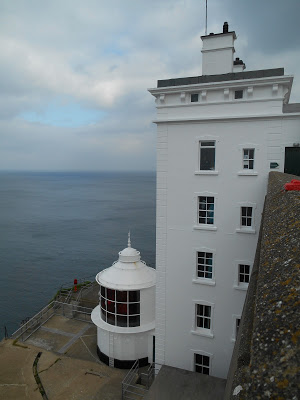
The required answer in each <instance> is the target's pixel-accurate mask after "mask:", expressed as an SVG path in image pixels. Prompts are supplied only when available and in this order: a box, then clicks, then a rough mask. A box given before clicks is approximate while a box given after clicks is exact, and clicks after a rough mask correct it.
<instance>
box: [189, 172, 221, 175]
mask: <svg viewBox="0 0 300 400" xmlns="http://www.w3.org/2000/svg"><path fill="white" fill-rule="evenodd" d="M195 175H219V171H195Z"/></svg>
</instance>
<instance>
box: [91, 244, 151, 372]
mask: <svg viewBox="0 0 300 400" xmlns="http://www.w3.org/2000/svg"><path fill="white" fill-rule="evenodd" d="M96 281H97V282H98V284H99V285H100V292H99V295H100V304H99V305H98V306H97V307H96V308H95V309H94V310H93V311H92V315H91V318H92V321H93V323H94V324H95V325H96V326H97V346H98V354H100V353H101V354H100V355H99V356H100V359H102V360H103V361H104V362H106V361H107V360H109V365H110V366H112V367H113V366H119V367H120V368H128V367H130V366H129V365H128V364H126V362H127V363H130V362H134V361H135V360H136V359H139V360H141V359H142V360H143V362H144V363H145V362H146V361H148V362H152V361H153V336H154V328H155V283H156V271H155V270H154V269H153V268H150V267H148V266H147V265H146V264H145V263H144V262H143V261H141V260H140V252H139V251H137V250H135V249H133V248H132V247H131V243H130V238H129V240H128V247H127V248H125V249H124V250H122V251H120V252H119V259H118V261H116V262H115V263H114V264H113V265H112V266H111V267H109V268H107V269H105V270H103V271H101V272H99V273H98V275H97V276H96ZM126 292H127V293H128V297H127V304H126V300H125V303H124V300H122V299H118V294H119V295H120V296H121V295H122V296H123V295H124V293H126ZM131 295H132V296H138V297H137V299H135V300H132V302H131V303H130V296H131ZM104 297H105V298H107V300H106V299H104ZM137 301H138V309H137V311H135V312H133V313H132V310H133V309H135V308H136V304H137ZM106 310H107V312H106ZM106 314H107V316H108V315H110V317H109V318H108V317H107V321H106ZM135 314H138V317H136V315H135ZM124 318H125V321H127V326H126V322H125V324H124ZM131 318H132V319H131ZM130 321H132V322H133V324H130ZM99 352H100V353H99ZM122 363H123V365H121V364H122Z"/></svg>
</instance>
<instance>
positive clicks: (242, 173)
mask: <svg viewBox="0 0 300 400" xmlns="http://www.w3.org/2000/svg"><path fill="white" fill-rule="evenodd" d="M237 174H238V175H240V176H257V175H258V173H257V171H251V172H250V171H239V172H238V173H237Z"/></svg>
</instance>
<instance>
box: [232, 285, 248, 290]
mask: <svg viewBox="0 0 300 400" xmlns="http://www.w3.org/2000/svg"><path fill="white" fill-rule="evenodd" d="M233 287H234V289H237V290H244V291H245V290H247V289H248V285H247V286H242V285H234V286H233Z"/></svg>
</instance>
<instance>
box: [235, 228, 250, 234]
mask: <svg viewBox="0 0 300 400" xmlns="http://www.w3.org/2000/svg"><path fill="white" fill-rule="evenodd" d="M235 231H236V232H237V233H255V229H245V228H237V229H236V230H235Z"/></svg>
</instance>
